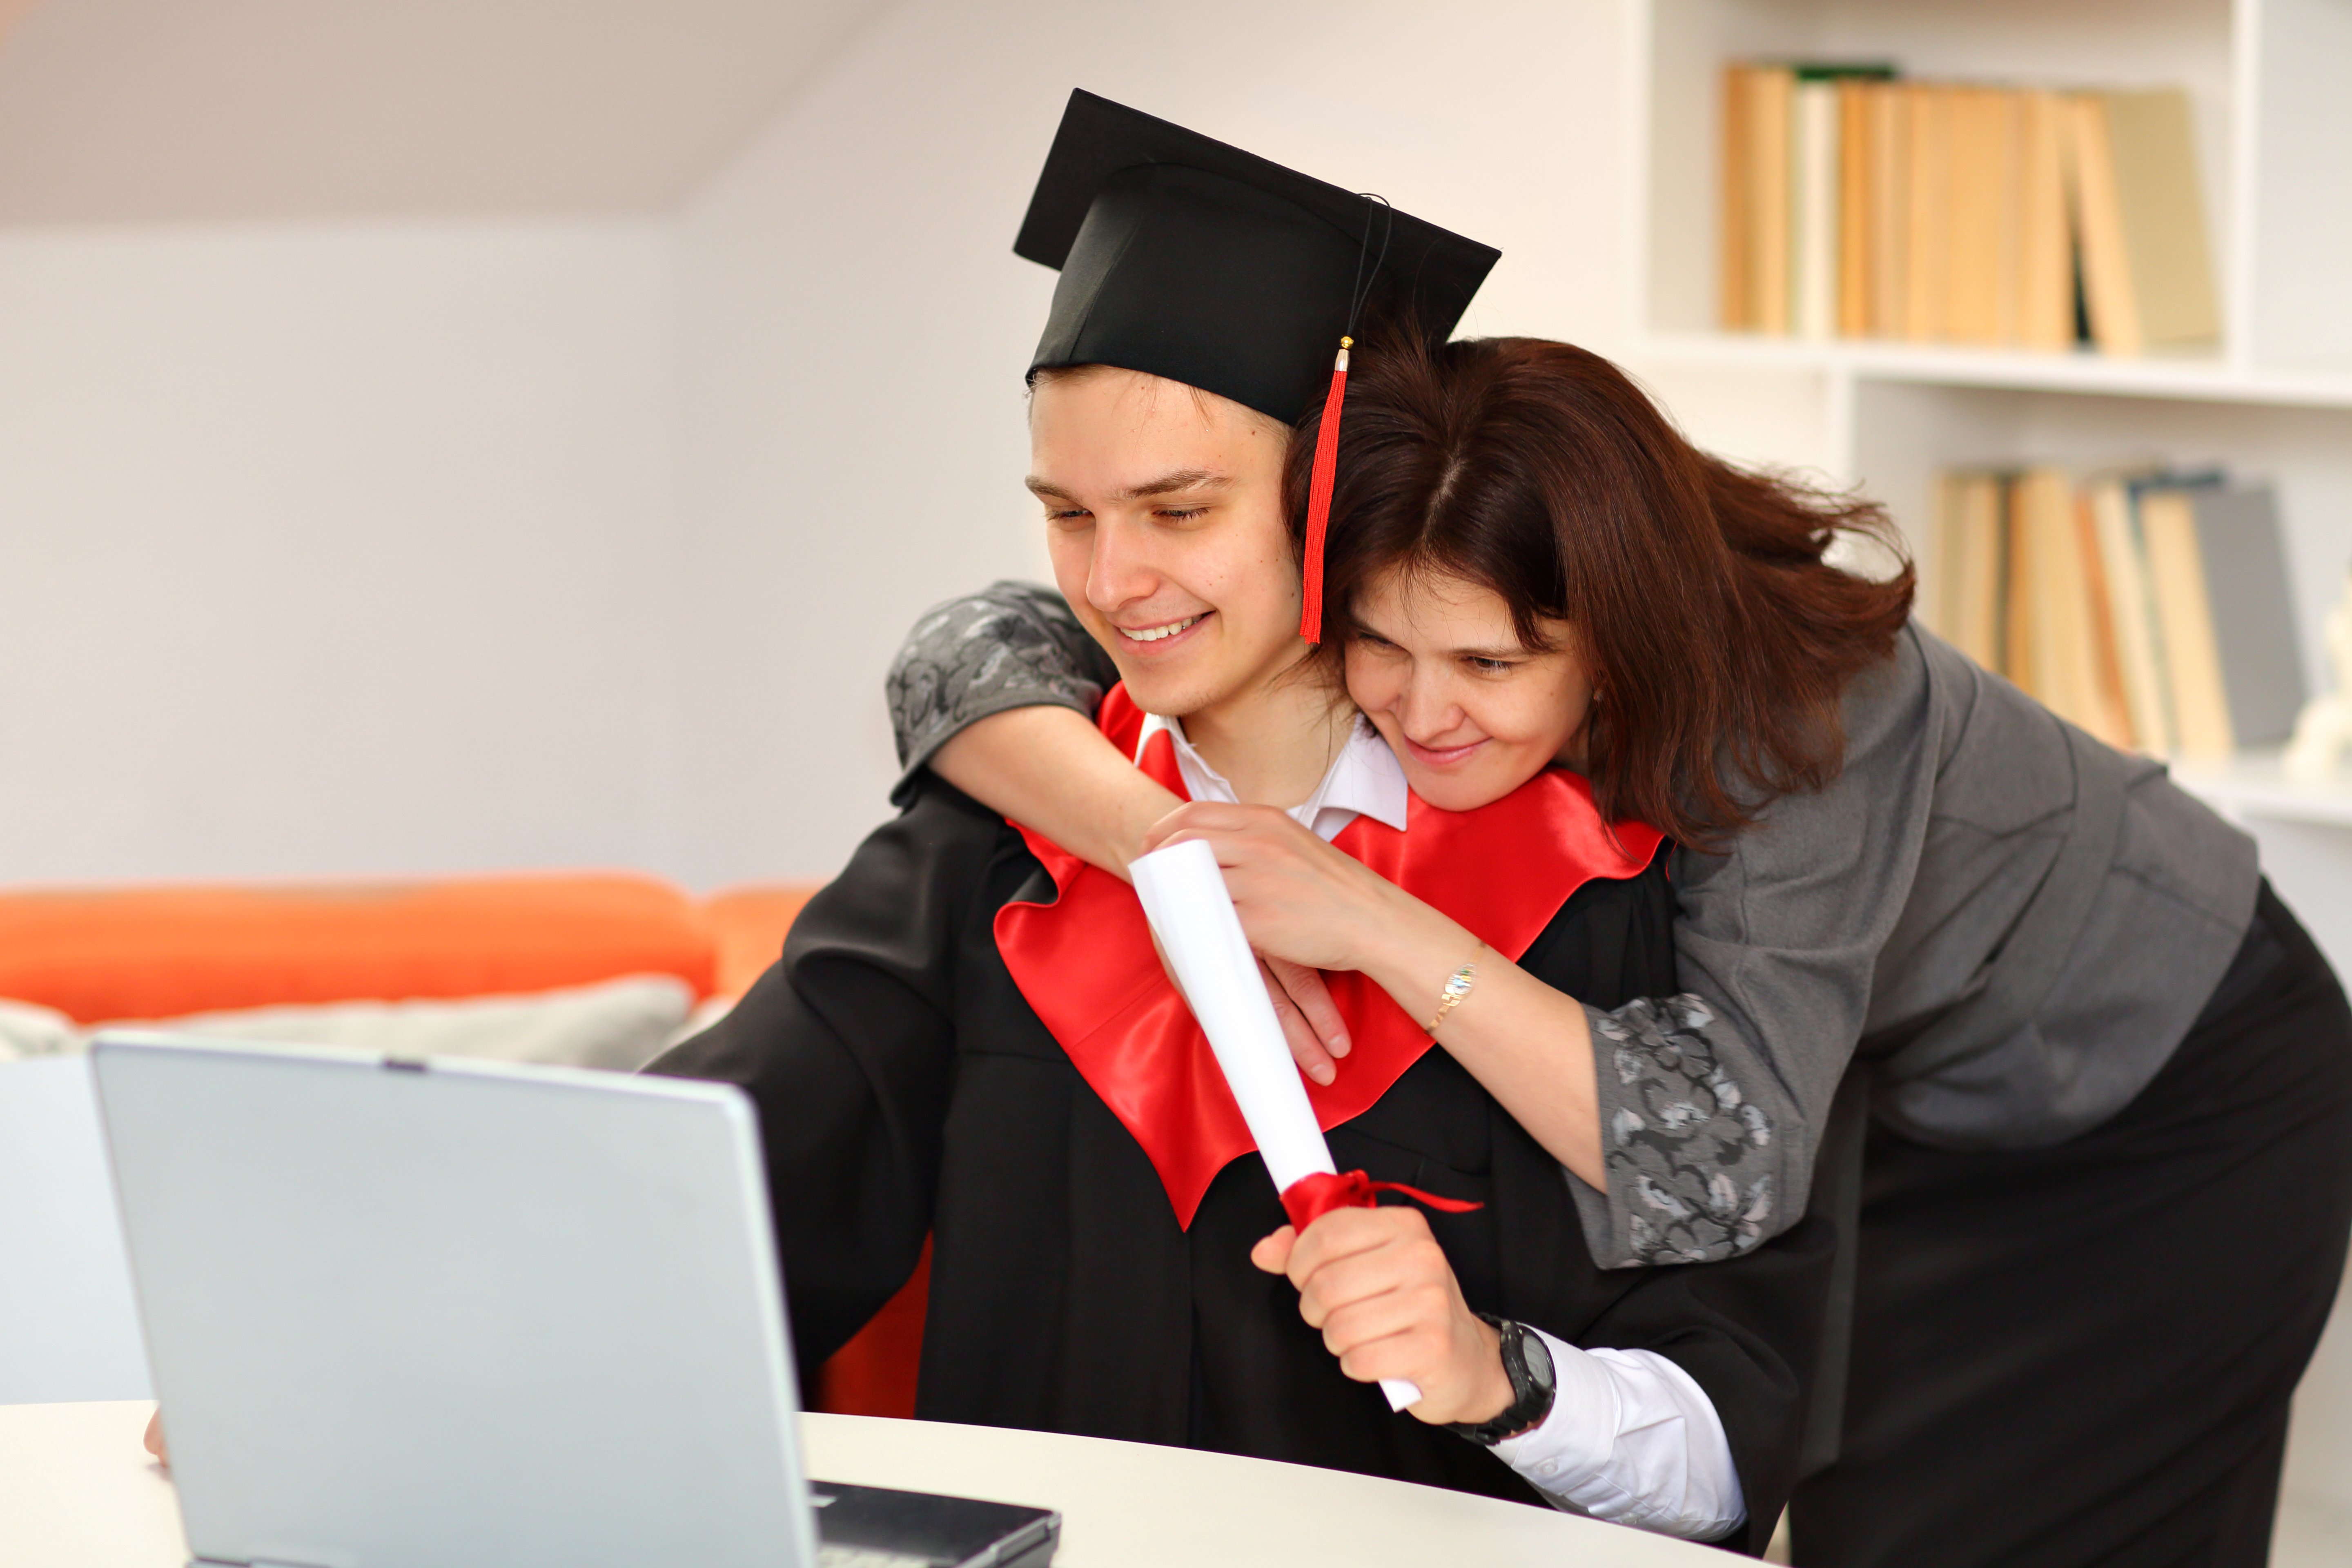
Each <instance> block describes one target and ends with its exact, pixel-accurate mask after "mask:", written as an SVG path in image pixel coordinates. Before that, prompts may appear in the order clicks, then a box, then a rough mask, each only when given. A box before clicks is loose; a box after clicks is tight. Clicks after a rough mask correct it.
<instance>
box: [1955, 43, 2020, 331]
mask: <svg viewBox="0 0 2352 1568" xmlns="http://www.w3.org/2000/svg"><path fill="white" fill-rule="evenodd" d="M1946 91H1947V94H1948V97H1947V100H1946V107H1945V110H1944V113H1945V124H1946V137H1947V146H1948V160H1949V162H1948V173H1947V174H1946V176H1945V178H1946V182H1947V184H1946V189H1947V191H1948V193H1949V196H1948V199H1949V203H1950V205H1949V208H1948V217H1947V218H1946V220H1945V231H1944V232H1945V244H1946V246H1947V247H1948V253H1947V259H1946V262H1945V267H1946V273H1945V282H1944V324H1943V334H1942V335H1943V336H1944V337H1946V338H1948V339H1949V340H1950V341H1951V342H1960V343H1995V342H2000V341H2001V330H2000V329H2001V320H2000V318H2001V294H2002V274H2003V272H2004V270H2005V263H2004V258H2003V255H2002V252H2003V250H2004V248H2005V247H2004V245H2003V241H2004V239H2005V238H2006V237H2007V234H2008V230H2009V227H2010V225H2009V222H2008V217H2007V214H2006V212H2005V210H2004V208H2005V207H2006V205H2007V204H2006V202H2005V200H2004V198H2005V196H2006V194H2007V191H2006V187H2007V184H2008V181H2007V178H2006V176H2007V174H2008V170H2009V165H2010V164H2011V162H2012V161H2013V160H2012V142H2013V137H2012V136H2011V133H2010V125H2011V115H2010V114H2009V112H2008V106H2009V102H2010V99H2009V95H2008V94H2007V93H2004V92H2002V91H2000V89H1996V88H1983V87H1956V88H1950V89H1946Z"/></svg>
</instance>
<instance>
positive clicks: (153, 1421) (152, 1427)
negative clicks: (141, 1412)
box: [146, 1406, 172, 1470]
mask: <svg viewBox="0 0 2352 1568" xmlns="http://www.w3.org/2000/svg"><path fill="white" fill-rule="evenodd" d="M146 1444H147V1451H148V1452H149V1453H151V1454H152V1455H154V1456H155V1462H156V1463H157V1464H159V1465H161V1466H163V1468H165V1469H167V1470H168V1469H170V1468H172V1456H171V1453H170V1452H169V1450H167V1449H166V1448H165V1447H163V1409H162V1407H161V1406H158V1407H157V1409H156V1411H155V1414H154V1415H150V1416H149V1417H147V1436H146Z"/></svg>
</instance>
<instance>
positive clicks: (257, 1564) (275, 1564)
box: [188, 1557, 320, 1568]
mask: <svg viewBox="0 0 2352 1568" xmlns="http://www.w3.org/2000/svg"><path fill="white" fill-rule="evenodd" d="M188 1568H320V1565H319V1564H318V1563H289V1562H287V1561H286V1560H285V1559H283V1558H278V1557H254V1558H242V1557H192V1558H190V1559H189V1560H188Z"/></svg>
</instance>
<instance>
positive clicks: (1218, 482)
mask: <svg viewBox="0 0 2352 1568" xmlns="http://www.w3.org/2000/svg"><path fill="white" fill-rule="evenodd" d="M1233 482H1234V481H1233V479H1232V477H1231V476H1230V475H1226V474H1218V473H1212V472H1211V471H1210V470H1208V469H1207V468H1175V469H1171V471H1170V472H1168V473H1164V474H1162V475H1160V477H1159V478H1158V479H1147V480H1145V481H1144V482H1143V483H1141V484H1139V485H1137V486H1136V487H1135V488H1134V489H1130V490H1129V491H1127V492H1126V493H1125V494H1124V495H1122V496H1121V497H1120V498H1119V499H1120V500H1145V499H1147V498H1149V497H1151V496H1164V495H1173V494H1175V493H1176V492H1177V491H1178V490H1221V489H1227V488H1229V487H1230V486H1231V485H1232V484H1233Z"/></svg>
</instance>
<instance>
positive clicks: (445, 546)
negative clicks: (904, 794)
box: [0, 219, 677, 882]
mask: <svg viewBox="0 0 2352 1568" xmlns="http://www.w3.org/2000/svg"><path fill="white" fill-rule="evenodd" d="M669 253H670V238H669V231H668V228H667V226H666V225H664V224H660V223H656V222H653V221H647V220H635V219H630V220H597V221H584V222H545V223H521V222H515V223H500V222H479V223H439V224H436V223H429V222H408V223H384V224H373V225H330V224H316V225H285V226H269V225H249V226H219V227H211V228H204V227H196V228H178V227H131V228H115V229H105V228H91V229H81V230H58V231H38V230H30V231H28V230H24V229H16V230H8V231H0V594H5V599H0V881H5V882H21V881H41V880H57V881H63V880H81V879H110V878H177V877H257V876H258V877H269V876H281V875H329V876H332V875H345V874H352V873H373V872H409V871H425V870H436V869H445V868H474V867H488V866H509V865H517V864H554V865H569V864H576V863H583V862H584V863H599V862H605V863H609V862H615V861H618V862H625V863H631V864H640V865H660V864H662V863H663V861H664V860H665V858H667V837H666V829H667V824H668V823H669V822H670V821H671V820H673V818H672V815H671V801H670V799H669V797H668V796H667V795H666V794H665V792H664V785H663V779H664V773H663V769H664V767H665V765H666V762H667V746H666V744H665V743H664V741H663V737H664V736H665V734H666V733H667V713H668V710H669V707H670V703H671V700H672V698H673V696H674V694H675V689H676V683H677V682H676V673H675V671H674V669H673V668H672V667H671V666H670V664H669V662H668V655H669V650H670V647H671V646H672V642H671V638H670V636H669V633H670V628H671V626H672V625H673V622H674V611H673V604H672V601H671V598H670V595H669V588H668V584H669V583H670V581H671V578H670V566H671V563H672V561H673V559H674V554H673V552H672V549H671V541H670V537H669V517H670V505H669V503H670V497H671V490H672V479H673V477H674V476H673V469H672V464H673V458H674V442H673V439H672V431H673V425H672V418H673V413H674V406H673V403H672V398H671V392H672V383H671V368H672V362H671V357H670V347H671V338H670V332H669V321H670V293H669V289H670V271H669Z"/></svg>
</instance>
